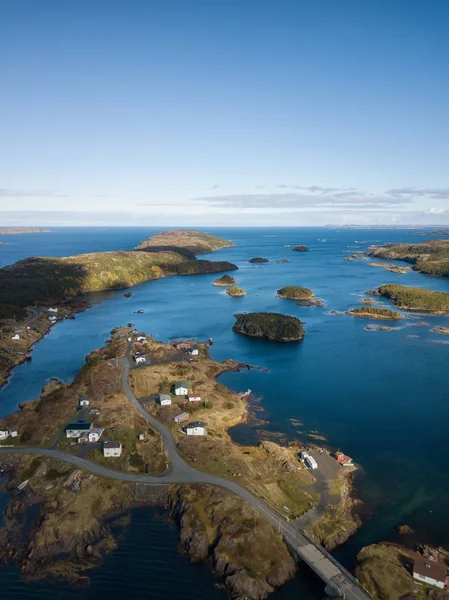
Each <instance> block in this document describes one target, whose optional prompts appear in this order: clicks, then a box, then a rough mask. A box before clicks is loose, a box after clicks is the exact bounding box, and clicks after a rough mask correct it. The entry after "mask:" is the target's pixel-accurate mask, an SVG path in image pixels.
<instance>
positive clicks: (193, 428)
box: [182, 421, 207, 435]
mask: <svg viewBox="0 0 449 600" xmlns="http://www.w3.org/2000/svg"><path fill="white" fill-rule="evenodd" d="M182 429H183V431H184V433H186V434H187V435H207V429H206V425H205V424H204V423H203V422H202V421H195V422H194V423H189V424H188V425H184V427H183V428H182Z"/></svg>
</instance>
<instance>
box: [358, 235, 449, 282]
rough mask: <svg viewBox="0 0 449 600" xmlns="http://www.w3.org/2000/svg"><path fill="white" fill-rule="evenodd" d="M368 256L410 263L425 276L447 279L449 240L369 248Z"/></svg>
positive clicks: (448, 274) (448, 275)
mask: <svg viewBox="0 0 449 600" xmlns="http://www.w3.org/2000/svg"><path fill="white" fill-rule="evenodd" d="M367 254H368V256H372V257H377V258H383V259H386V260H403V261H405V262H408V263H412V264H413V265H414V266H413V269H414V270H415V271H418V272H419V273H425V274H426V275H435V276H437V277H449V240H430V241H428V242H422V243H420V244H386V245H385V246H379V247H377V248H376V247H375V248H371V249H369V250H368V252H367Z"/></svg>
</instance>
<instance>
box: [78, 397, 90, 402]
mask: <svg viewBox="0 0 449 600" xmlns="http://www.w3.org/2000/svg"><path fill="white" fill-rule="evenodd" d="M81 400H89V396H80V402H81Z"/></svg>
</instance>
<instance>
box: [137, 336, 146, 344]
mask: <svg viewBox="0 0 449 600" xmlns="http://www.w3.org/2000/svg"><path fill="white" fill-rule="evenodd" d="M136 340H137V341H138V342H146V341H147V338H146V337H145V336H144V335H139V336H137V337H136Z"/></svg>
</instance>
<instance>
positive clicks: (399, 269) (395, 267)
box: [368, 262, 411, 274]
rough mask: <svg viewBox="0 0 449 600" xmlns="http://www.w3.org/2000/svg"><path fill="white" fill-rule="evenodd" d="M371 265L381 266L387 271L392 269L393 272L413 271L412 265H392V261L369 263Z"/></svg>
mask: <svg viewBox="0 0 449 600" xmlns="http://www.w3.org/2000/svg"><path fill="white" fill-rule="evenodd" d="M368 266H369V267H379V268H381V269H385V271H390V272H391V273H401V274H404V273H408V272H409V271H411V267H399V266H398V265H391V264H390V263H378V262H371V263H368Z"/></svg>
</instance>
